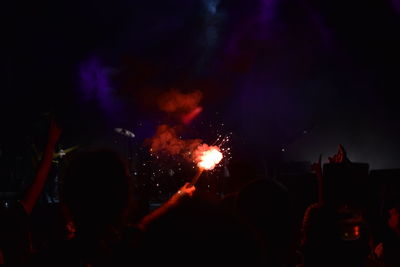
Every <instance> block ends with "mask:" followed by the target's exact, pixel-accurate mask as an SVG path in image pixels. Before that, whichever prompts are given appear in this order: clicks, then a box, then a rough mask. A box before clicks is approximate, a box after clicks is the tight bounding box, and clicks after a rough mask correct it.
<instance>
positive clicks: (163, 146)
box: [150, 124, 202, 159]
mask: <svg viewBox="0 0 400 267" xmlns="http://www.w3.org/2000/svg"><path fill="white" fill-rule="evenodd" d="M201 142H202V140H201V139H188V140H182V139H180V138H179V137H178V135H177V131H176V129H175V128H173V127H170V126H168V125H166V124H162V125H160V126H158V128H157V131H156V134H155V135H154V136H153V138H151V139H150V144H151V150H152V152H154V153H168V154H171V155H178V154H179V155H182V156H183V157H185V158H186V159H191V158H192V153H193V151H194V150H195V149H196V148H197V147H198V146H199V145H200V144H201Z"/></svg>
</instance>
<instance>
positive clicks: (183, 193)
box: [139, 183, 196, 229]
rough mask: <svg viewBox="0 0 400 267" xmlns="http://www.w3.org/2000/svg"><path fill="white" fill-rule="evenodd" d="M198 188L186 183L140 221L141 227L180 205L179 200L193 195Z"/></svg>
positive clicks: (143, 227)
mask: <svg viewBox="0 0 400 267" xmlns="http://www.w3.org/2000/svg"><path fill="white" fill-rule="evenodd" d="M195 190H196V188H195V187H194V185H193V184H191V183H185V184H184V185H183V186H182V187H181V188H180V189H179V190H178V192H176V193H175V194H174V195H173V196H172V197H171V198H170V199H168V200H167V201H166V202H165V203H164V204H163V205H162V206H161V207H159V208H158V209H156V210H154V211H152V212H150V213H149V214H147V215H146V216H145V217H144V218H143V219H142V220H141V222H140V223H139V227H140V228H141V229H145V228H146V227H147V225H148V224H149V223H150V222H152V221H153V220H155V219H157V218H159V217H160V216H162V215H164V214H165V213H167V212H168V211H169V210H170V209H171V208H173V207H175V206H176V205H178V203H179V201H180V200H181V199H182V198H185V197H191V196H192V195H193V192H194V191H195Z"/></svg>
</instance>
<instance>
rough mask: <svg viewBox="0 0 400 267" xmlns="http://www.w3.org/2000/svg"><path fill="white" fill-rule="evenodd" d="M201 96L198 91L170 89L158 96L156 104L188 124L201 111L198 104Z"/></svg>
mask: <svg viewBox="0 0 400 267" xmlns="http://www.w3.org/2000/svg"><path fill="white" fill-rule="evenodd" d="M202 97H203V94H202V93H201V92H200V91H194V92H192V93H187V94H185V93H181V92H180V91H179V90H177V89H172V90H170V91H169V92H167V93H164V94H162V95H161V96H160V98H159V99H158V106H159V107H160V109H161V110H162V111H164V112H167V113H171V114H173V115H175V116H178V117H179V119H180V121H181V122H183V123H184V124H189V123H190V122H191V121H192V120H193V119H194V118H196V117H197V115H199V114H200V113H201V111H202V107H200V106H199V103H200V101H201V99H202Z"/></svg>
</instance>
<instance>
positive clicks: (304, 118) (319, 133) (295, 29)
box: [0, 0, 400, 169]
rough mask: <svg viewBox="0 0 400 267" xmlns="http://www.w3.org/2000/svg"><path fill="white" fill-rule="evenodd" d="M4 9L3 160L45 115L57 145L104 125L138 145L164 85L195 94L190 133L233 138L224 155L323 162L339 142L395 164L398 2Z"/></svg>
mask: <svg viewBox="0 0 400 267" xmlns="http://www.w3.org/2000/svg"><path fill="white" fill-rule="evenodd" d="M3 5H6V6H5V8H2V11H3V13H4V17H5V22H4V24H3V25H4V26H5V36H4V35H3V38H2V43H4V44H6V46H5V48H4V49H3V54H4V57H3V58H5V61H4V60H3V65H4V68H3V71H4V73H5V81H6V83H5V84H6V85H5V87H4V86H3V89H2V90H1V92H2V96H1V105H0V106H1V112H0V113H1V121H2V131H1V135H0V138H1V139H0V145H1V148H2V155H1V157H2V159H3V162H4V161H5V160H9V161H11V162H12V161H13V160H14V158H15V157H18V156H21V155H22V157H23V156H24V153H27V152H26V151H28V150H29V149H30V145H31V144H32V143H35V144H37V145H40V144H42V143H43V142H44V140H45V137H46V120H47V118H48V116H49V113H53V114H56V117H57V118H58V120H59V121H60V124H61V125H62V126H63V128H64V136H63V137H62V138H63V139H62V140H61V143H63V144H64V145H65V147H68V146H72V145H75V144H80V145H83V144H88V143H90V140H96V139H99V138H100V139H101V138H104V136H108V135H107V133H108V132H112V129H114V128H115V127H122V128H126V129H130V130H131V131H133V132H134V133H135V134H136V140H135V142H137V144H141V143H142V142H143V140H145V139H146V138H150V137H151V136H152V134H154V131H155V129H156V126H157V125H158V124H160V123H165V122H166V121H168V119H169V118H167V117H166V116H165V114H163V113H162V112H160V110H159V109H158V108H157V104H156V103H157V98H158V97H159V95H160V94H161V93H162V92H165V91H167V90H170V89H171V88H176V89H179V90H180V91H182V92H192V91H194V90H200V91H201V92H202V93H203V99H202V102H201V105H202V107H203V108H204V111H203V112H202V113H201V114H200V115H199V117H198V118H196V119H195V120H194V121H193V122H192V124H191V125H190V127H188V128H190V129H188V130H187V132H190V133H188V135H190V134H191V135H193V136H190V137H192V138H202V139H204V140H212V139H213V138H214V136H213V135H214V132H211V130H210V132H208V133H207V130H206V129H205V128H206V127H204V125H209V124H212V125H213V127H212V128H215V127H217V128H220V130H221V132H232V133H233V137H234V138H233V139H234V141H233V143H232V147H233V148H232V149H233V157H234V156H235V154H234V152H235V149H236V151H246V152H247V153H250V154H252V155H254V156H255V157H260V158H263V159H265V160H267V161H268V160H272V158H282V159H284V160H296V161H314V160H316V159H317V158H318V155H319V153H322V154H323V160H324V161H326V160H327V157H328V156H331V155H332V154H334V153H335V152H336V150H337V146H338V144H343V145H344V146H345V148H347V150H348V154H349V157H350V159H351V160H353V161H357V162H368V163H370V166H371V168H372V169H374V168H395V167H399V166H400V157H399V156H398V151H400V141H399V138H398V137H399V136H400V124H399V119H398V116H399V114H400V112H399V104H398V102H399V98H398V97H397V95H398V93H397V91H398V90H399V88H400V87H399V81H398V79H399V78H398V77H399V62H400V57H399V56H400V53H399V47H400V32H399V29H400V27H399V26H400V25H399V24H400V20H399V19H400V2H399V1H397V0H391V1H390V0H374V1H334V0H325V1H309V0H171V1H152V0H149V1H128V0H114V1H106V0H97V1H94V0H93V1H78V0H68V1H67V0H59V1H8V3H6V4H3ZM222 124H223V126H222ZM193 129H196V130H193ZM196 134H197V135H198V136H195V135H196ZM99 136H103V137H99ZM110 142H112V141H110ZM282 149H284V151H282Z"/></svg>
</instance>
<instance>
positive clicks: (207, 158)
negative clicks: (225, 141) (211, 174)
mask: <svg viewBox="0 0 400 267" xmlns="http://www.w3.org/2000/svg"><path fill="white" fill-rule="evenodd" d="M194 153H195V154H194V156H195V162H197V166H198V167H199V168H200V169H201V170H212V169H214V167H215V166H216V165H217V164H218V163H219V162H220V161H221V159H222V157H223V156H222V153H221V151H220V149H219V147H217V146H208V145H207V144H202V145H200V146H199V147H197V149H196V151H195V152H194Z"/></svg>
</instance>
